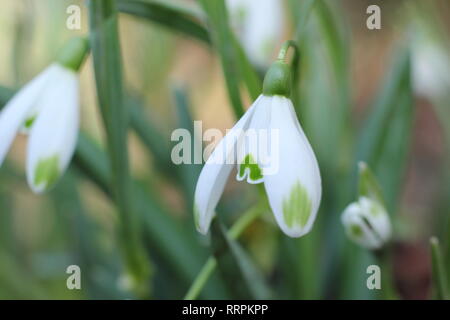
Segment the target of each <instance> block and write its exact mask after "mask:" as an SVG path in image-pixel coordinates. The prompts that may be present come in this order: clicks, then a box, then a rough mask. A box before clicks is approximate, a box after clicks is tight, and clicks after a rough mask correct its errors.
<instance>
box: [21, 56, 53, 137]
mask: <svg viewBox="0 0 450 320" xmlns="http://www.w3.org/2000/svg"><path fill="white" fill-rule="evenodd" d="M60 68H61V66H60V65H59V64H57V63H53V64H51V65H50V66H48V67H47V68H46V69H45V70H44V71H43V72H42V73H41V75H42V76H43V78H44V81H43V82H42V83H43V84H42V86H41V88H40V89H41V92H39V95H38V96H37V99H36V100H35V101H34V102H33V104H32V106H31V108H30V109H29V110H28V112H27V115H26V116H25V119H24V121H23V123H22V125H21V126H20V128H19V132H20V133H22V134H28V133H29V132H30V129H31V127H32V125H33V123H34V120H36V118H37V116H38V114H39V112H40V111H41V110H42V108H43V107H44V106H43V105H42V104H41V103H40V101H41V100H40V99H39V97H40V96H41V93H42V91H43V90H45V89H46V88H47V85H46V84H47V83H50V82H52V79H53V78H57V77H58V73H59V72H58V70H59V69H60Z"/></svg>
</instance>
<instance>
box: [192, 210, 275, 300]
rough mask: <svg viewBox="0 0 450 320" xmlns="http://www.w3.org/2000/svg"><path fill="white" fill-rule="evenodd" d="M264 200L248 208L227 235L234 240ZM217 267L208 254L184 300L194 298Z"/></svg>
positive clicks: (257, 213) (213, 259) (258, 211)
mask: <svg viewBox="0 0 450 320" xmlns="http://www.w3.org/2000/svg"><path fill="white" fill-rule="evenodd" d="M266 204H267V203H266V202H262V203H259V204H257V205H255V206H253V207H251V208H250V209H248V210H247V211H246V212H245V213H244V214H243V215H242V216H241V217H240V218H239V219H238V220H237V221H236V222H235V223H234V224H233V226H232V227H231V228H230V230H228V236H229V237H230V238H231V239H233V240H235V239H237V238H238V237H239V236H240V235H241V234H242V232H243V231H244V230H245V229H246V228H247V227H248V226H249V225H250V224H251V223H252V222H253V221H254V220H255V219H256V218H258V217H259V216H260V215H261V213H262V212H263V211H264V207H265V206H266ZM216 267H217V260H216V258H214V257H213V256H210V257H209V258H208V260H206V263H205V264H204V266H203V267H202V269H201V270H200V273H199V274H198V275H197V277H196V278H195V280H194V282H193V283H192V285H191V287H190V288H189V290H188V292H187V293H186V295H185V296H184V300H195V299H196V298H197V297H198V295H199V294H200V292H201V291H202V289H203V287H204V286H205V285H206V283H207V281H208V279H209V277H210V276H211V275H212V273H213V272H214V270H215V269H216Z"/></svg>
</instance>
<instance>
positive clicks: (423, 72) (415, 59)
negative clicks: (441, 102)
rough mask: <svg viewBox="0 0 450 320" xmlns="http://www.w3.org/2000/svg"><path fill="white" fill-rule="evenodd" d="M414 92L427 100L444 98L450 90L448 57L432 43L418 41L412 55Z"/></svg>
mask: <svg viewBox="0 0 450 320" xmlns="http://www.w3.org/2000/svg"><path fill="white" fill-rule="evenodd" d="M412 65H413V85H414V90H415V91H416V92H417V93H418V94H419V95H421V96H423V97H426V98H428V99H433V98H441V97H445V95H446V94H448V90H449V89H450V73H449V70H450V56H449V55H448V54H447V53H446V52H445V50H444V49H443V48H441V47H440V46H439V45H438V44H435V43H433V42H432V41H426V40H424V41H419V40H416V44H415V46H414V49H413V54H412Z"/></svg>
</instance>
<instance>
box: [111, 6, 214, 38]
mask: <svg viewBox="0 0 450 320" xmlns="http://www.w3.org/2000/svg"><path fill="white" fill-rule="evenodd" d="M117 6H118V9H119V10H120V11H121V12H124V13H128V14H132V15H135V16H138V17H142V18H145V19H147V20H149V21H152V22H155V23H158V24H160V25H162V26H165V27H167V28H170V29H172V30H174V31H177V32H180V33H183V34H186V35H188V36H191V37H193V38H195V39H198V40H200V41H202V42H204V43H206V44H210V38H209V34H208V31H207V30H206V28H205V27H204V26H203V17H201V15H200V13H198V12H196V10H195V9H193V8H189V7H187V6H182V5H181V4H176V3H174V2H171V1H155V0H153V1H142V0H118V1H117Z"/></svg>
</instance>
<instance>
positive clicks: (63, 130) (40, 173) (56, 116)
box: [27, 66, 79, 193]
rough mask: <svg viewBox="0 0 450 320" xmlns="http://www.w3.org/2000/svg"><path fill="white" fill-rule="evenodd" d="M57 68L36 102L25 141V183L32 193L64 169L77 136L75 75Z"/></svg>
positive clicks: (76, 88) (50, 182) (76, 81)
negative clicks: (32, 122) (35, 115)
mask: <svg viewBox="0 0 450 320" xmlns="http://www.w3.org/2000/svg"><path fill="white" fill-rule="evenodd" d="M57 68H59V69H58V70H57V72H56V73H55V75H54V76H53V77H52V78H51V79H50V81H49V83H48V87H46V90H44V92H42V95H41V97H40V100H39V101H38V104H39V105H41V106H42V108H41V111H40V112H39V114H38V116H37V118H36V120H35V123H34V124H33V127H32V128H31V131H30V140H29V142H28V153H27V180H28V184H29V186H30V188H31V189H32V190H33V191H34V192H36V193H41V192H43V191H45V190H47V189H49V188H50V187H51V186H52V185H53V184H54V183H55V182H56V181H57V180H58V178H59V177H60V176H61V175H62V173H63V172H64V171H65V170H66V169H67V166H68V165H69V162H70V160H71V159H72V155H73V153H74V151H75V147H76V142H77V137H78V128H79V114H78V113H79V102H78V75H77V74H76V73H75V72H73V71H71V70H68V69H66V68H64V67H61V66H57Z"/></svg>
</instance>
